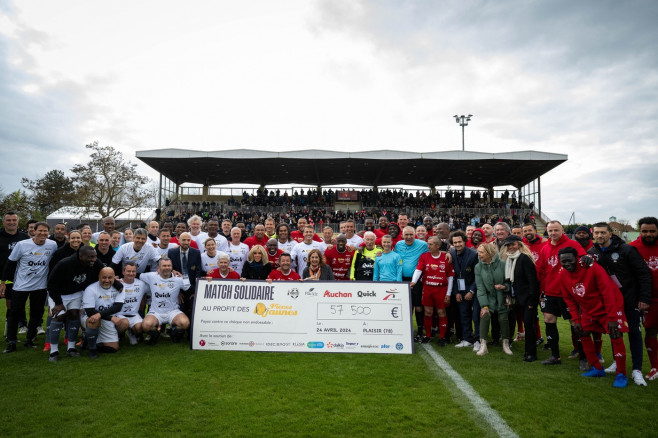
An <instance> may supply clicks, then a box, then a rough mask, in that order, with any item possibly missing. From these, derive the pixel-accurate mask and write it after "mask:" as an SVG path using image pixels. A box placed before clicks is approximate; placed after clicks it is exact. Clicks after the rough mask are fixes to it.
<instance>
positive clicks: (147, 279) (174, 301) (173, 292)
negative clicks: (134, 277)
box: [140, 272, 183, 313]
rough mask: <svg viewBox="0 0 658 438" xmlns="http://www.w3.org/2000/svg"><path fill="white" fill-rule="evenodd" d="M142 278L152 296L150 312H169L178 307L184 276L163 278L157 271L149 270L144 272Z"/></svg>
mask: <svg viewBox="0 0 658 438" xmlns="http://www.w3.org/2000/svg"><path fill="white" fill-rule="evenodd" d="M140 280H142V281H143V282H144V284H145V285H146V288H147V290H148V293H149V294H150V296H151V307H150V309H149V312H155V313H168V312H171V311H172V310H177V309H178V294H179V293H180V291H181V289H183V278H182V277H173V276H172V277H170V278H162V277H160V274H158V273H157V272H147V273H145V274H142V276H141V277H140Z"/></svg>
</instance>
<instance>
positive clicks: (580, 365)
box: [578, 359, 605, 374]
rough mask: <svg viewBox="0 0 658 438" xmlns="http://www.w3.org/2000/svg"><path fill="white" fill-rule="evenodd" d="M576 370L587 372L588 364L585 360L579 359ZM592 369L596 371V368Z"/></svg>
mask: <svg viewBox="0 0 658 438" xmlns="http://www.w3.org/2000/svg"><path fill="white" fill-rule="evenodd" d="M578 369H579V370H580V371H587V370H589V364H588V363H587V360H586V359H580V360H579V361H578ZM594 369H596V368H594ZM601 371H603V370H601ZM603 374H605V371H603Z"/></svg>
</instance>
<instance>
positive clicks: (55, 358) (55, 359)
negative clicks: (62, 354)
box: [48, 351, 79, 362]
mask: <svg viewBox="0 0 658 438" xmlns="http://www.w3.org/2000/svg"><path fill="white" fill-rule="evenodd" d="M78 356H79V355H78ZM48 362H59V351H56V352H54V353H50V355H48Z"/></svg>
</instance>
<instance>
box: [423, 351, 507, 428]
mask: <svg viewBox="0 0 658 438" xmlns="http://www.w3.org/2000/svg"><path fill="white" fill-rule="evenodd" d="M423 347H424V349H425V351H426V352H427V354H429V356H430V358H431V359H432V361H433V362H434V364H436V366H438V367H439V368H440V369H441V371H443V372H444V373H445V374H447V375H448V377H450V379H451V380H452V381H453V383H454V384H455V386H456V387H457V389H459V390H460V391H461V392H462V393H463V394H464V395H465V396H466V398H467V399H468V401H469V402H470V403H471V404H472V405H473V407H474V408H475V410H476V411H477V412H478V413H479V414H480V416H481V417H482V418H483V419H484V421H486V422H487V423H488V424H489V425H490V426H491V427H492V428H493V430H495V431H496V433H497V434H498V436H501V437H517V438H518V435H517V434H516V433H515V432H514V431H513V430H512V428H511V427H509V425H508V424H507V423H506V422H505V420H504V419H503V417H501V416H500V414H499V413H498V412H497V411H496V410H495V409H494V408H492V407H491V405H490V404H489V403H488V402H487V401H486V400H485V399H483V398H482V397H481V396H480V394H478V392H477V391H476V390H475V389H474V388H473V387H472V386H471V384H470V383H468V382H467V381H466V380H465V379H464V378H463V377H462V376H461V375H460V374H459V373H458V372H457V371H455V369H454V368H453V367H452V366H450V364H449V363H448V362H447V361H446V360H445V359H444V358H443V357H441V355H440V354H438V353H437V352H436V351H434V349H433V348H432V347H430V346H429V345H428V344H424V345H423ZM425 360H426V361H427V362H428V364H429V365H432V362H430V361H429V360H428V359H425Z"/></svg>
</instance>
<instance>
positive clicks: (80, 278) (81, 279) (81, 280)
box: [73, 274, 87, 284]
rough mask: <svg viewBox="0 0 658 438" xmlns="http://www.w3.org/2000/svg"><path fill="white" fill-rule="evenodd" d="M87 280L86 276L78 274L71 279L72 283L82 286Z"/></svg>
mask: <svg viewBox="0 0 658 438" xmlns="http://www.w3.org/2000/svg"><path fill="white" fill-rule="evenodd" d="M86 279H87V274H80V275H76V276H75V277H73V282H74V283H77V284H82V283H84V282H85V280H86Z"/></svg>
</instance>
